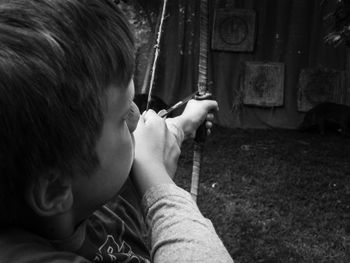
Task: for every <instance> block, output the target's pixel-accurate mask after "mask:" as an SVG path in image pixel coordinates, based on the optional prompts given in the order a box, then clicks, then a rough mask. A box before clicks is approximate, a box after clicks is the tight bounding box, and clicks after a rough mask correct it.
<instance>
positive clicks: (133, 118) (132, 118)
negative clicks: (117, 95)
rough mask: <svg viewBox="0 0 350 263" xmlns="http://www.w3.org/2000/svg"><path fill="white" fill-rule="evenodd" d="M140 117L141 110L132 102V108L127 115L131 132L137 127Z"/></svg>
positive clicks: (127, 122)
mask: <svg viewBox="0 0 350 263" xmlns="http://www.w3.org/2000/svg"><path fill="white" fill-rule="evenodd" d="M139 119H140V110H139V108H138V107H137V106H136V104H135V103H134V102H132V103H131V105H130V110H129V112H128V114H127V116H126V124H127V125H128V128H129V131H130V133H132V132H133V131H134V130H135V129H136V127H137V123H138V121H139Z"/></svg>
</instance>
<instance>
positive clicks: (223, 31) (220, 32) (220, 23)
mask: <svg viewBox="0 0 350 263" xmlns="http://www.w3.org/2000/svg"><path fill="white" fill-rule="evenodd" d="M254 37H255V11H253V10H246V9H235V10H229V11H228V10H222V9H218V10H216V12H215V18H214V27H213V34H212V49H216V50H225V51H253V49H254Z"/></svg>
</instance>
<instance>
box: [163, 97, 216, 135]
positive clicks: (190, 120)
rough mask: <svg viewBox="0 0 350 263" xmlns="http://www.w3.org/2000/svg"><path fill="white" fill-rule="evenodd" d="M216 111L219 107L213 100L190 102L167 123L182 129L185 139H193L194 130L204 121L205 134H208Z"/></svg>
mask: <svg viewBox="0 0 350 263" xmlns="http://www.w3.org/2000/svg"><path fill="white" fill-rule="evenodd" d="M218 110H219V106H218V103H217V101H215V100H190V101H189V102H188V103H187V105H186V108H185V110H184V111H183V113H182V114H181V115H180V116H178V117H175V118H169V119H168V120H167V121H168V122H171V123H172V124H175V125H176V126H177V127H178V128H180V129H182V130H183V132H184V135H185V139H187V138H194V137H195V134H196V130H197V129H198V127H199V126H200V125H201V124H202V123H203V122H204V121H205V126H206V128H207V129H208V131H207V132H208V134H209V133H210V128H211V127H212V126H213V120H214V114H213V112H216V111H218Z"/></svg>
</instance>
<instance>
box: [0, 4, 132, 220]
mask: <svg viewBox="0 0 350 263" xmlns="http://www.w3.org/2000/svg"><path fill="white" fill-rule="evenodd" d="M133 70H134V46H133V36H132V33H131V31H130V29H129V27H128V23H127V22H126V20H125V19H124V18H123V16H122V14H121V13H120V11H119V10H118V9H117V7H116V6H115V4H114V3H113V1H112V0H35V1H32V0H6V1H1V2H0V160H1V161H0V209H1V211H6V213H2V214H1V216H0V226H6V225H9V224H16V220H17V217H19V216H20V215H21V212H20V209H22V208H23V207H22V206H23V204H25V203H29V204H30V206H31V207H34V208H35V206H43V207H36V208H38V211H39V210H40V209H41V210H43V211H41V212H42V213H41V212H40V211H39V212H38V213H39V215H45V213H44V212H45V211H44V210H45V209H47V210H48V207H45V204H43V203H42V202H41V201H42V200H41V198H44V199H45V198H46V199H51V201H55V202H56V201H57V200H54V199H55V198H56V197H55V195H56V193H58V194H57V196H60V198H65V197H64V195H65V194H68V193H66V192H65V191H67V189H64V186H65V181H69V182H71V181H72V178H76V177H77V176H80V177H81V178H83V177H85V178H90V177H92V176H94V173H96V171H98V170H99V169H100V166H101V162H104V161H106V160H101V154H102V158H103V156H105V154H106V153H108V150H107V151H105V150H104V148H103V146H107V147H108V145H103V143H106V142H105V141H104V140H103V139H101V135H102V136H103V134H104V133H106V131H105V129H106V121H105V120H106V119H108V118H110V117H111V116H112V115H113V114H116V111H119V110H124V111H125V107H127V106H125V105H117V104H118V103H121V102H122V100H121V99H120V98H118V96H121V97H123V98H124V99H126V98H128V97H129V96H131V98H130V100H131V99H132V96H133V84H132V82H131V83H130V80H131V78H132V74H133ZM106 94H108V95H106ZM113 98H114V100H113ZM128 100H129V98H128V99H126V101H128ZM109 104H111V105H109ZM129 104H130V103H129ZM108 106H109V107H112V108H113V109H114V113H113V114H109V111H110V108H109V107H108ZM113 116H114V115H113ZM114 117H116V118H120V116H114ZM108 127H109V126H108ZM108 127H107V129H108ZM120 129H121V128H120ZM107 132H108V131H107ZM118 132H119V131H118ZM123 132H124V131H123ZM120 133H121V131H120ZM107 135H108V134H107ZM118 136H119V134H117V135H116V139H118V138H119V137H118ZM122 136H123V135H122ZM127 143H130V142H129V141H128V142H127ZM112 144H113V143H112ZM122 146H123V145H122ZM115 157H116V156H115ZM117 161H118V160H117ZM100 170H101V169H100ZM107 170H108V169H107ZM80 177H79V178H80ZM79 180H80V179H79ZM79 180H78V181H76V180H75V181H74V180H73V183H71V184H73V187H75V188H74V189H73V190H71V192H73V194H74V191H78V192H79V190H76V189H78V188H79V185H78V184H79V183H78V182H80V181H79ZM41 188H45V189H46V190H45V191H46V193H44V192H45V191H44V192H43V191H41V190H42V189H41ZM38 189H39V190H38ZM40 189H41V190H40ZM61 192H62V193H61ZM43 195H45V196H43ZM28 200H29V201H28ZM44 201H45V200H44ZM46 201H47V200H46ZM46 205H54V204H53V203H50V204H46ZM34 210H36V209H34ZM36 212H37V211H36ZM47 215H48V216H51V214H50V213H47Z"/></svg>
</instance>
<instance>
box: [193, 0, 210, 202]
mask: <svg viewBox="0 0 350 263" xmlns="http://www.w3.org/2000/svg"><path fill="white" fill-rule="evenodd" d="M199 23H200V33H199V41H200V42H199V66H198V95H199V98H198V99H200V96H203V97H205V99H208V96H204V95H205V94H208V76H207V72H208V68H207V65H208V2H207V0H201V2H200V22H199ZM206 132H207V131H206V128H205V124H202V127H199V128H198V130H197V133H196V138H195V143H194V151H193V167H192V178H191V191H190V192H191V196H192V198H193V200H194V201H195V202H196V201H197V195H198V186H199V175H200V170H201V161H202V157H203V156H202V152H203V147H204V141H205V137H206Z"/></svg>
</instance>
